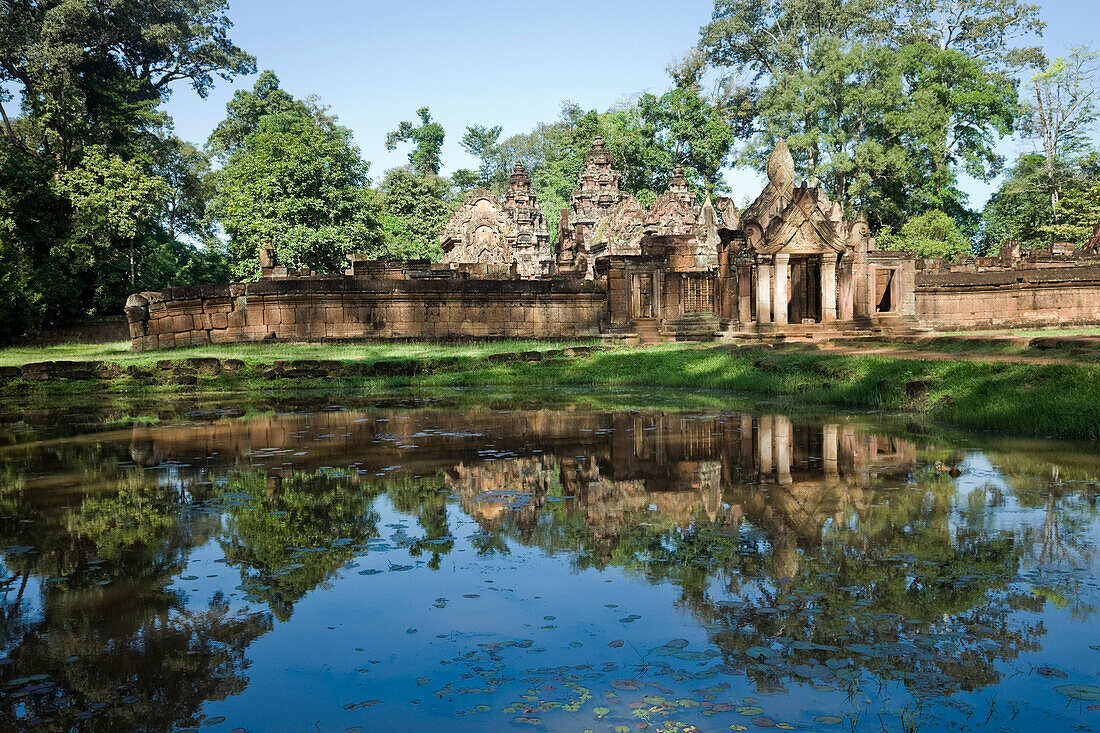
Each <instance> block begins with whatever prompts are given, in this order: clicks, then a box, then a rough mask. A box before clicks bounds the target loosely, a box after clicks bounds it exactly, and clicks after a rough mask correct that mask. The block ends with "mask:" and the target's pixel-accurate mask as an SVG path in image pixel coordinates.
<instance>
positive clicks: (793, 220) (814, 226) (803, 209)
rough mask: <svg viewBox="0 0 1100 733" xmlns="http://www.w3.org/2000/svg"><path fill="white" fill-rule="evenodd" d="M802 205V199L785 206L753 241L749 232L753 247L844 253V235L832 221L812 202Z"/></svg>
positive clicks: (766, 250) (765, 250) (769, 250)
mask: <svg viewBox="0 0 1100 733" xmlns="http://www.w3.org/2000/svg"><path fill="white" fill-rule="evenodd" d="M800 204H801V205H800ZM805 204H806V201H805V200H802V201H800V202H792V203H791V204H790V205H788V206H787V208H786V209H784V210H783V211H782V213H780V214H779V215H778V216H776V217H774V218H773V219H772V220H771V221H770V222H769V224H768V228H767V230H766V231H765V232H763V235H762V236H760V235H758V237H757V238H756V240H757V241H753V237H752V236H751V235H750V240H749V241H750V242H751V243H752V244H753V248H754V249H755V250H756V251H757V252H760V253H761V254H776V253H779V252H789V253H791V254H826V253H829V252H836V253H838V254H841V253H844V252H846V251H847V249H848V248H847V246H846V242H845V237H844V235H843V233H842V232H841V231H840V230H839V229H838V228H837V226H836V223H835V222H833V221H831V220H830V219H828V218H827V217H826V215H825V213H824V212H823V211H821V209H819V208H818V207H817V206H816V205H813V206H808V207H807V206H806V205H805ZM747 229H748V228H747V227H746V233H748V232H747Z"/></svg>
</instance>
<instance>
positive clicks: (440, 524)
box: [384, 474, 455, 570]
mask: <svg viewBox="0 0 1100 733" xmlns="http://www.w3.org/2000/svg"><path fill="white" fill-rule="evenodd" d="M384 485H385V487H386V492H387V494H388V495H389V497H390V501H392V502H393V506H394V508H395V509H397V511H399V512H404V513H405V514H411V515H413V516H414V517H416V522H417V524H419V525H420V527H421V529H423V530H424V536H423V537H421V538H419V539H417V540H416V541H414V542H413V543H412V544H411V545H410V546H409V554H410V555H411V556H412V557H420V555H421V554H423V553H424V551H425V550H427V551H428V552H429V553H431V559H429V560H428V567H429V568H431V569H432V570H439V565H440V562H441V561H442V559H443V556H444V555H446V554H447V553H449V552H450V551H451V550H453V549H454V546H455V543H454V537H453V536H452V535H451V528H450V526H449V525H448V523H447V496H448V494H449V493H450V492H449V491H448V489H447V487H446V485H445V484H444V482H443V477H442V476H441V475H439V474H436V475H433V476H428V477H420V478H404V479H391V480H389V481H386V482H385V484H384Z"/></svg>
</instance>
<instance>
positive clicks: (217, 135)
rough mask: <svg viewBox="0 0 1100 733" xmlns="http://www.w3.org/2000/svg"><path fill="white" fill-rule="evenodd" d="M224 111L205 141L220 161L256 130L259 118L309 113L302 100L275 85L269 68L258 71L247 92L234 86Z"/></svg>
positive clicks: (307, 114) (226, 157)
mask: <svg viewBox="0 0 1100 733" xmlns="http://www.w3.org/2000/svg"><path fill="white" fill-rule="evenodd" d="M225 110H226V114H225V119H224V120H222V121H221V122H219V123H218V126H217V127H215V128H214V131H213V132H212V133H210V138H209V139H208V140H207V141H206V148H207V150H209V151H210V153H211V155H213V156H215V157H217V158H220V159H222V160H227V159H228V158H229V156H231V155H232V154H233V153H235V152H236V151H237V150H238V149H240V148H241V146H243V145H244V141H245V139H246V138H247V137H248V136H249V135H251V134H252V133H254V132H256V131H257V130H258V129H259V127H260V118H261V117H264V116H266V115H277V114H281V113H283V112H292V113H296V114H298V115H299V116H301V117H308V116H309V115H310V110H309V108H308V107H307V106H306V104H305V103H304V102H302V101H300V100H298V99H295V98H294V97H293V96H291V95H290V94H288V93H287V92H285V91H283V89H282V88H281V87H280V86H279V77H277V76H275V72H274V71H271V70H270V69H265V70H264V71H262V72H260V76H259V78H257V79H256V83H255V84H254V85H252V89H251V90H250V91H246V90H244V89H238V90H237V91H236V92H234V93H233V99H231V100H229V104H227V105H226V107H225Z"/></svg>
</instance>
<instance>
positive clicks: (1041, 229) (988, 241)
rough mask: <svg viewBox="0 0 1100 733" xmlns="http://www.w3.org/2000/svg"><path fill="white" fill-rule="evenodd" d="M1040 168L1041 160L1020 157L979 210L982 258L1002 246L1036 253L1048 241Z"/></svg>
mask: <svg viewBox="0 0 1100 733" xmlns="http://www.w3.org/2000/svg"><path fill="white" fill-rule="evenodd" d="M1042 168H1043V158H1042V156H1039V155H1022V156H1020V158H1019V159H1018V160H1017V161H1016V164H1015V165H1014V166H1013V167H1012V169H1011V170H1010V171H1009V174H1008V176H1007V177H1006V178H1005V181H1004V183H1002V184H1001V186H1000V188H998V189H997V191H996V192H995V193H994V194H993V195H992V196H990V198H989V201H988V202H987V203H986V205H985V208H984V209H983V210H982V231H981V237H980V241H981V246H982V250H983V253H984V254H987V255H993V254H996V253H997V251H998V250H999V249H1000V247H1001V245H1003V244H1005V243H1006V242H1018V243H1019V244H1020V246H1021V247H1022V248H1024V249H1036V248H1040V247H1045V246H1046V245H1047V243H1048V242H1049V241H1050V235H1049V234H1048V233H1047V228H1048V227H1049V226H1050V224H1051V223H1052V216H1051V210H1050V196H1049V194H1048V193H1047V192H1046V191H1045V190H1044V189H1043V186H1042V181H1041V178H1040V176H1041V171H1042Z"/></svg>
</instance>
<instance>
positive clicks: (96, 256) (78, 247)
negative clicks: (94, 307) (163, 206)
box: [51, 147, 164, 294]
mask: <svg viewBox="0 0 1100 733" xmlns="http://www.w3.org/2000/svg"><path fill="white" fill-rule="evenodd" d="M57 188H58V190H59V192H61V193H62V194H63V195H64V197H65V198H66V200H68V201H69V202H70V205H71V206H72V210H73V232H72V236H70V237H69V238H67V239H65V240H62V241H61V242H59V243H58V244H57V245H55V246H54V248H53V249H52V250H51V257H52V259H54V260H55V261H56V262H58V263H59V264H62V265H63V267H61V268H59V269H60V272H56V273H55V277H56V276H57V275H61V274H62V273H65V274H68V275H70V276H71V277H73V278H74V279H77V280H85V279H86V280H85V282H89V281H90V282H91V283H92V284H93V286H94V287H95V288H97V289H100V293H101V294H102V292H103V291H102V287H103V286H104V285H105V284H107V283H110V282H111V280H112V279H113V278H112V277H111V271H112V270H113V271H114V272H115V273H123V276H124V277H125V275H126V274H128V275H129V277H128V279H126V280H124V282H126V283H127V284H128V285H129V288H130V290H131V291H132V290H134V289H135V287H136V285H137V282H138V280H137V272H138V271H137V268H138V258H137V243H138V239H139V237H141V236H142V234H144V233H145V231H146V230H147V229H148V227H149V225H150V223H151V222H152V220H153V219H154V218H155V216H156V214H157V208H158V204H159V202H160V201H161V200H162V198H163V195H164V181H162V180H161V179H159V178H157V177H156V176H152V175H150V174H149V173H148V172H146V170H145V168H144V167H143V166H142V165H140V164H139V163H137V162H135V161H124V160H123V159H122V158H120V157H119V156H117V155H111V154H109V153H107V151H106V149H105V148H102V147H89V148H88V149H87V151H86V153H85V156H84V159H83V160H82V161H81V163H80V165H79V166H77V167H76V168H73V169H72V170H68V171H65V172H64V173H63V174H62V175H61V178H60V180H59V181H58V184H57ZM111 284H112V285H113V284H115V283H111Z"/></svg>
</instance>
